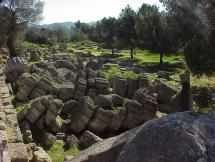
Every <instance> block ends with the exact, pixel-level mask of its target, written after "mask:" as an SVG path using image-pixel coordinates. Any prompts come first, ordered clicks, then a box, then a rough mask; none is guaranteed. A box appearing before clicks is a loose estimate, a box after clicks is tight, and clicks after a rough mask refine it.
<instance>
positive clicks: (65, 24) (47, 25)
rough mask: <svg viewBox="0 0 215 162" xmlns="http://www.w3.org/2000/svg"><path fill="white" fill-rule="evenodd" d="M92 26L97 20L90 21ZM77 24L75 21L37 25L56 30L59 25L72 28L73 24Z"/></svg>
mask: <svg viewBox="0 0 215 162" xmlns="http://www.w3.org/2000/svg"><path fill="white" fill-rule="evenodd" d="M88 24H89V25H90V26H93V25H95V24H96V22H93V21H92V22H89V23H88ZM74 25H75V22H63V23H53V24H43V25H37V26H36V27H39V28H47V29H50V30H54V29H56V28H58V27H64V28H66V29H71V27H72V26H74Z"/></svg>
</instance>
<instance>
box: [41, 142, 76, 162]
mask: <svg viewBox="0 0 215 162" xmlns="http://www.w3.org/2000/svg"><path fill="white" fill-rule="evenodd" d="M44 149H45V151H46V152H47V154H48V155H49V157H50V158H51V159H52V162H62V161H63V160H64V158H65V157H67V156H73V155H75V154H77V153H78V152H79V151H80V148H79V146H77V145H75V146H72V147H65V145H64V144H61V143H58V142H55V143H54V144H53V145H52V146H51V147H50V148H44Z"/></svg>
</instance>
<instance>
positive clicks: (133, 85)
mask: <svg viewBox="0 0 215 162" xmlns="http://www.w3.org/2000/svg"><path fill="white" fill-rule="evenodd" d="M138 88H139V84H138V79H134V78H128V79H127V95H126V96H127V97H128V98H132V97H133V96H134V93H135V92H136V90H138Z"/></svg>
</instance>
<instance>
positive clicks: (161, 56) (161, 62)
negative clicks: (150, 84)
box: [159, 53, 163, 66]
mask: <svg viewBox="0 0 215 162" xmlns="http://www.w3.org/2000/svg"><path fill="white" fill-rule="evenodd" d="M159 65H160V66H162V65H163V53H160V64H159Z"/></svg>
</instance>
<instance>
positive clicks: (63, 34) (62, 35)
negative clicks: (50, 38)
mask: <svg viewBox="0 0 215 162" xmlns="http://www.w3.org/2000/svg"><path fill="white" fill-rule="evenodd" d="M52 33H53V34H54V35H55V36H56V37H57V41H58V42H67V41H68V40H69V39H70V38H69V36H70V34H71V33H70V31H69V30H68V29H66V28H65V27H62V26H58V27H57V28H55V29H54V30H52Z"/></svg>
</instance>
